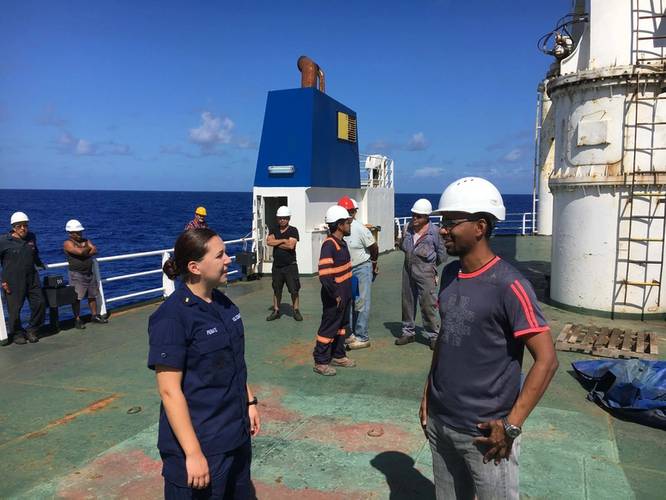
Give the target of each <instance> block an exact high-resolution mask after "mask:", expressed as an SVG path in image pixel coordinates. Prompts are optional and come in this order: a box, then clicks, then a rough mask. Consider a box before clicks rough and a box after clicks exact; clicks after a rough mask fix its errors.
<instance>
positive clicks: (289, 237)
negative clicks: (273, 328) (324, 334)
mask: <svg viewBox="0 0 666 500" xmlns="http://www.w3.org/2000/svg"><path fill="white" fill-rule="evenodd" d="M276 215H277V224H278V227H277V229H275V230H273V231H271V233H270V234H269V235H268V238H266V244H267V245H268V246H271V247H273V312H271V314H270V315H269V316H268V317H267V318H266V321H273V320H275V319H278V318H280V302H281V301H282V288H283V287H284V285H285V283H286V284H287V290H289V293H290V294H291V303H292V307H293V310H294V319H295V320H296V321H303V316H302V315H301V312H300V311H299V310H298V305H299V304H298V291H299V290H300V288H301V282H300V280H299V279H298V264H296V243H298V229H296V228H295V227H292V226H290V225H289V220H290V219H291V211H290V210H289V208H288V207H285V206H282V207H280V208H278V211H277V214H276Z"/></svg>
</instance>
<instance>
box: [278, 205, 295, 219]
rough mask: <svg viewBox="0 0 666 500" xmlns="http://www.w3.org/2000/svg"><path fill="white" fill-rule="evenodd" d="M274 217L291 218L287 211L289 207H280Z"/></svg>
mask: <svg viewBox="0 0 666 500" xmlns="http://www.w3.org/2000/svg"><path fill="white" fill-rule="evenodd" d="M275 216H276V217H291V210H289V207H286V206H284V205H282V206H281V207H280V208H278V209H277V212H276V214H275Z"/></svg>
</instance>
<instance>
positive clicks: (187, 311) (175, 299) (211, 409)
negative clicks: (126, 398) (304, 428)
mask: <svg viewBox="0 0 666 500" xmlns="http://www.w3.org/2000/svg"><path fill="white" fill-rule="evenodd" d="M174 250H175V251H174V258H173V259H170V260H168V261H167V262H166V263H165V264H164V272H165V273H166V275H167V276H168V277H169V278H170V279H175V278H176V277H180V279H181V280H182V282H183V286H179V287H177V288H176V291H175V292H174V293H173V294H171V296H170V297H169V298H168V299H167V300H166V301H165V302H164V303H163V304H162V305H161V306H160V307H159V309H158V310H157V311H155V312H154V313H153V314H152V315H151V316H150V320H149V325H148V334H149V341H150V347H149V353H148V367H149V368H150V369H153V370H155V372H156V374H157V386H158V389H159V393H160V397H161V399H162V405H161V407H160V424H159V437H158V442H157V446H158V448H159V451H160V455H161V456H162V461H163V468H162V475H163V476H164V496H165V498H166V499H180V498H225V499H226V498H240V499H244V498H250V496H251V495H252V484H251V482H250V460H251V453H252V451H251V446H250V436H256V435H257V433H258V432H259V428H260V422H259V414H258V412H257V398H255V397H254V395H253V394H252V391H251V390H250V388H249V387H248V385H247V369H246V366H245V358H244V350H245V348H244V334H243V321H242V320H241V315H240V312H239V310H238V308H237V307H236V306H235V305H234V303H233V302H231V300H229V299H228V298H227V297H226V296H225V295H224V294H223V293H221V292H220V291H218V290H217V286H218V285H220V284H222V283H225V282H226V280H227V270H228V266H229V264H230V263H231V259H230V258H229V256H228V255H227V254H226V250H225V246H224V242H223V241H222V239H221V238H220V237H219V236H218V235H217V234H216V233H215V232H214V231H213V230H211V229H207V228H201V229H192V230H189V231H185V232H183V233H182V234H181V235H180V236H179V237H178V240H177V241H176V244H175V249H174Z"/></svg>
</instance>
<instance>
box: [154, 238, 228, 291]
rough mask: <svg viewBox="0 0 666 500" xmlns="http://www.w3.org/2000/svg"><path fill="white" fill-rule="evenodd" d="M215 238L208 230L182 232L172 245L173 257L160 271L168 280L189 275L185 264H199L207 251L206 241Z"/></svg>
mask: <svg viewBox="0 0 666 500" xmlns="http://www.w3.org/2000/svg"><path fill="white" fill-rule="evenodd" d="M215 236H217V233H216V232H215V231H213V230H212V229H209V228H203V227H202V228H197V229H188V230H187V231H183V232H182V233H181V234H180V236H178V239H177V240H176V244H175V245H174V252H173V257H171V258H170V259H169V260H167V261H166V262H165V263H164V266H162V271H164V274H166V275H167V278H169V279H170V280H175V279H176V278H178V277H179V276H181V277H184V276H187V275H188V274H189V272H188V270H187V264H188V263H190V262H192V261H195V262H199V261H200V260H201V259H203V258H204V255H206V252H207V251H208V241H209V240H210V239H211V238H214V237H215Z"/></svg>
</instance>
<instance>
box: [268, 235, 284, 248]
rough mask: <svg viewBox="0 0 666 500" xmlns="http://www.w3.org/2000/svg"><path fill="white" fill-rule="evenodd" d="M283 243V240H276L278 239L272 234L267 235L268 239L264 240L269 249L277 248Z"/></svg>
mask: <svg viewBox="0 0 666 500" xmlns="http://www.w3.org/2000/svg"><path fill="white" fill-rule="evenodd" d="M283 241H284V240H278V239H277V238H276V237H275V235H273V234H269V235H268V238H266V244H267V245H268V246H269V247H276V246H278V245H279V244H280V243H282V242H283Z"/></svg>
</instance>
